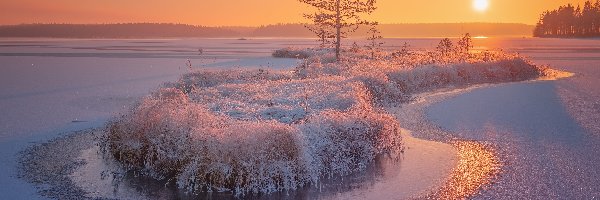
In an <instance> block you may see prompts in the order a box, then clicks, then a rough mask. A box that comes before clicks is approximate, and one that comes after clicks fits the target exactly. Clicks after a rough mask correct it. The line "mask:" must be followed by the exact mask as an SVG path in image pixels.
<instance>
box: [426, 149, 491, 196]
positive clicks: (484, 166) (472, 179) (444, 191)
mask: <svg viewBox="0 0 600 200" xmlns="http://www.w3.org/2000/svg"><path fill="white" fill-rule="evenodd" d="M452 144H453V145H454V146H455V147H456V148H457V150H458V157H459V161H458V165H457V166H456V167H455V168H454V169H453V171H452V174H451V175H450V178H449V179H448V181H447V182H446V184H444V186H443V187H442V188H441V189H440V190H439V191H438V192H437V193H435V194H434V195H432V198H435V199H464V198H467V197H470V196H471V195H474V194H475V193H477V191H479V189H481V187H484V186H485V185H487V184H489V183H491V180H492V179H493V178H494V177H496V176H497V175H498V173H499V172H500V166H501V164H500V161H499V159H498V157H496V153H495V151H494V150H493V149H492V148H490V147H489V146H487V145H485V144H482V143H479V142H476V141H455V142H453V143H452Z"/></svg>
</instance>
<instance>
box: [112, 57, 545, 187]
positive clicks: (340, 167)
mask: <svg viewBox="0 0 600 200" xmlns="http://www.w3.org/2000/svg"><path fill="white" fill-rule="evenodd" d="M370 53H371V52H370V51H363V50H360V49H353V50H345V51H343V54H342V55H343V59H342V60H341V61H340V62H331V61H332V59H331V58H332V57H331V56H332V55H331V50H330V49H325V50H318V49H294V48H288V49H283V50H279V51H276V52H275V53H274V55H276V56H280V57H289V56H292V55H293V57H299V58H305V60H304V62H303V63H302V64H300V65H299V66H298V67H297V68H296V69H295V70H293V71H292V72H286V71H273V70H263V69H257V70H248V69H246V70H242V69H237V70H212V71H210V70H204V71H198V72H194V73H190V74H186V75H184V76H183V77H182V78H181V79H180V80H179V81H178V82H176V83H169V84H165V86H164V88H162V89H159V90H158V91H156V92H154V93H153V94H152V95H150V96H148V97H145V98H144V99H142V100H141V101H140V102H139V104H137V105H136V106H134V107H133V109H132V110H131V111H130V112H128V113H125V114H124V115H123V116H121V117H119V118H116V119H115V120H113V121H112V122H111V123H109V124H108V126H107V127H108V128H107V129H108V134H107V137H106V138H105V140H104V141H103V142H102V144H103V146H104V149H105V151H106V152H107V153H108V154H109V155H111V156H113V157H114V159H116V160H118V161H120V162H121V163H122V164H123V165H124V167H125V168H126V169H129V170H134V171H137V172H142V173H144V174H146V175H149V176H152V177H154V178H156V179H166V180H173V181H174V182H176V183H177V185H178V186H179V187H181V188H186V189H188V190H190V191H233V192H234V193H235V194H246V193H270V192H274V191H282V190H290V189H296V188H298V187H302V186H305V185H307V184H315V183H317V182H318V181H319V179H321V178H327V177H332V176H336V175H343V174H348V173H352V172H355V171H360V170H362V169H364V168H365V167H366V166H367V165H368V164H369V163H370V162H372V161H373V160H374V158H375V156H376V155H379V154H388V155H394V154H395V153H398V152H400V151H401V150H402V140H401V139H402V138H401V135H400V134H399V124H398V122H397V120H396V119H395V118H394V117H393V116H392V115H390V114H388V113H387V112H386V111H385V110H383V109H382V106H384V105H389V104H397V103H399V102H403V101H406V100H407V99H409V97H410V95H411V94H414V93H418V92H422V91H428V90H434V89H439V88H443V87H449V86H466V85H470V84H479V83H497V82H507V81H520V80H527V79H532V78H537V77H538V76H541V75H544V74H547V73H545V72H544V70H546V68H544V67H537V66H535V65H533V64H531V63H530V62H528V61H527V60H525V59H524V58H521V57H519V56H518V55H513V54H506V53H502V52H494V53H492V52H480V53H455V54H443V55H442V54H441V53H439V52H428V51H425V52H409V51H401V52H377V53H376V57H377V59H369V58H371V54H370Z"/></svg>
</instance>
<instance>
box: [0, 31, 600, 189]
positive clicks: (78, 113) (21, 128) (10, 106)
mask: <svg viewBox="0 0 600 200" xmlns="http://www.w3.org/2000/svg"><path fill="white" fill-rule="evenodd" d="M407 40H409V41H410V42H409V43H410V44H411V45H413V47H414V48H413V50H415V51H418V50H422V49H431V48H432V47H435V45H437V42H438V41H439V39H435V38H433V39H431V38H430V39H387V40H386V42H387V44H386V46H385V48H397V47H398V46H399V45H398V44H401V43H403V42H404V41H407ZM0 43H2V44H3V45H4V46H2V47H1V52H0V63H1V65H2V67H0V95H1V96H0V108H1V109H0V110H1V111H2V115H0V142H1V144H0V147H2V150H1V151H0V152H2V155H1V157H2V162H1V163H2V165H0V166H2V169H0V171H2V172H6V173H7V174H13V172H14V168H15V160H16V158H15V156H14V155H15V154H16V153H17V152H18V151H20V150H22V149H23V148H24V147H27V146H29V145H30V144H31V142H39V141H46V140H48V139H51V138H55V137H57V136H59V135H62V134H65V133H69V132H72V131H76V130H82V129H87V128H92V127H100V126H102V125H103V124H104V123H105V122H106V121H107V120H108V119H110V118H111V117H112V116H114V115H116V113H117V112H119V111H121V110H122V109H123V107H124V106H129V105H130V104H131V103H133V102H135V101H136V100H137V99H139V98H141V97H142V96H144V95H145V94H147V93H148V91H149V90H155V88H157V87H159V86H160V84H161V83H163V82H167V81H176V80H177V77H179V76H180V74H184V73H188V71H187V69H186V67H185V61H186V60H187V59H190V60H191V62H192V64H193V65H194V67H195V68H203V67H207V65H210V66H208V67H209V68H217V67H218V65H216V64H215V65H211V64H212V63H219V62H222V63H225V64H224V66H228V67H230V66H233V67H234V68H235V67H236V66H237V65H238V63H240V64H239V65H240V66H245V64H244V62H252V63H253V64H252V65H253V66H256V68H263V67H260V66H267V67H264V68H268V66H270V65H271V64H270V63H275V62H276V61H273V62H271V61H269V60H270V59H269V58H268V57H267V56H270V55H271V53H272V52H273V50H275V49H279V48H284V47H287V46H290V45H293V46H300V48H302V46H312V45H314V44H315V43H316V42H314V41H312V40H310V39H305V40H303V39H299V40H297V39H293V40H290V39H282V40H278V39H260V40H258V39H252V40H247V41H231V40H221V39H218V40H203V39H198V40H60V39H41V40H36V41H31V39H2V41H0ZM15 45H16V46H15ZM27 45H31V46H27ZM595 46H597V42H596V41H592V42H590V41H589V40H558V39H529V38H527V39H521V38H510V39H501V38H500V39H490V40H478V39H476V48H479V49H483V50H485V49H495V48H498V47H502V48H505V49H507V50H511V51H523V52H530V53H529V54H530V55H532V56H533V58H534V59H535V58H539V59H553V60H557V59H562V60H563V61H564V62H563V63H559V64H560V65H569V62H571V60H573V59H593V58H595V57H597V56H595V55H593V54H592V53H586V54H581V56H575V54H573V53H571V52H575V53H578V54H579V53H581V51H579V50H578V49H582V48H583V49H584V50H585V48H588V49H589V48H594V47H595ZM198 48H203V49H204V52H205V53H204V54H203V56H201V57H198V55H196V52H197V49H198ZM240 49H242V50H240ZM560 49H566V50H560ZM147 50H151V51H147ZM558 50H560V52H558ZM563 51H566V52H563ZM555 52H556V53H555ZM586 52H589V51H586ZM582 56H583V57H582ZM585 56H588V57H585ZM262 59H264V60H265V61H267V62H264V63H260V62H259V61H260V60H262ZM282 62H287V61H283V60H282ZM590 62H592V63H593V61H592V60H590ZM322 63H323V64H326V63H328V61H327V60H325V61H323V62H322ZM32 64H33V65H32ZM290 65H291V64H290ZM256 68H255V69H256ZM273 68H277V66H275V65H273ZM375 80H377V79H375ZM586 85H587V86H590V87H592V86H593V85H594V84H586ZM569 101H570V102H575V104H577V102H580V99H577V100H569ZM587 106H588V107H591V108H594V106H593V105H587ZM577 110H578V109H570V110H569V111H570V112H571V111H572V112H578V113H582V112H579V111H577ZM583 110H585V111H586V112H590V110H591V111H593V109H583ZM276 111H277V112H275V113H279V112H280V111H281V110H279V109H276ZM286 112H287V111H286ZM298 112H300V110H299V109H298V110H294V112H293V113H298ZM265 113H270V112H265ZM592 113H593V112H592ZM277 118H278V117H275V118H274V119H277ZM282 118H283V117H282ZM580 118H581V119H580V120H582V121H584V120H587V119H591V118H588V117H580ZM74 120H80V121H87V122H83V123H72V121H74ZM290 121H294V120H290ZM283 122H284V123H283V124H287V123H286V122H287V121H283ZM278 123H281V122H278ZM587 124H589V127H590V129H593V128H594V126H595V124H593V123H587ZM0 182H1V185H3V186H4V187H2V189H1V191H0V193H2V194H4V195H5V196H6V197H7V198H16V199H19V198H25V199H33V198H41V197H39V196H36V195H35V192H36V191H35V188H33V187H31V186H30V185H29V184H27V183H24V181H22V180H20V179H16V178H15V177H14V176H10V175H9V176H3V178H1V179H0Z"/></svg>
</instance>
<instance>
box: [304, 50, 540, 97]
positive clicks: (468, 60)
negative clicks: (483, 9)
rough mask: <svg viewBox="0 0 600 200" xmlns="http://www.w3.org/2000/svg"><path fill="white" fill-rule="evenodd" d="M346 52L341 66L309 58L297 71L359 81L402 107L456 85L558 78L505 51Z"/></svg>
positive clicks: (340, 63) (310, 76) (306, 75)
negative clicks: (421, 95)
mask: <svg viewBox="0 0 600 200" xmlns="http://www.w3.org/2000/svg"><path fill="white" fill-rule="evenodd" d="M306 51H309V52H310V51H312V50H311V49H306ZM344 52H345V54H343V55H344V57H342V60H341V61H340V62H337V63H322V62H321V59H318V58H312V59H307V61H306V62H304V63H303V64H302V65H300V66H298V67H297V68H296V70H295V73H296V75H297V76H299V77H302V78H318V77H327V76H342V77H348V78H350V79H353V80H357V81H359V82H362V83H364V84H365V85H366V87H367V88H368V89H369V92H370V93H371V94H372V96H373V98H374V99H373V100H374V101H375V102H376V103H379V104H390V103H399V102H402V101H406V100H407V99H408V98H407V97H410V95H411V94H414V93H418V92H423V91H430V90H435V89H440V88H445V87H450V86H454V87H460V86H468V85H472V84H481V83H501V82H510V81H523V80H529V79H535V78H538V77H540V76H546V75H548V74H552V73H550V71H551V70H552V69H549V68H548V67H546V66H536V65H534V64H533V63H531V62H530V61H528V60H526V59H525V58H523V57H520V56H518V55H517V54H509V53H504V52H487V51H485V52H479V53H455V54H449V55H442V54H441V53H440V52H435V51H423V52H404V53H400V52H385V51H384V52H378V53H377V54H376V55H377V58H376V59H369V57H370V55H369V54H370V52H367V51H361V50H354V51H349V50H348V51H344ZM306 54H313V53H306Z"/></svg>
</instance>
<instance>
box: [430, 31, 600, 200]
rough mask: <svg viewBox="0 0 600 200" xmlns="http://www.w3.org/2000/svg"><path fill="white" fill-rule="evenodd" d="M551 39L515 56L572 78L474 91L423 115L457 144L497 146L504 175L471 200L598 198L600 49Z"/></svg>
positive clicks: (595, 44) (594, 43)
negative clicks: (461, 140)
mask: <svg viewBox="0 0 600 200" xmlns="http://www.w3.org/2000/svg"><path fill="white" fill-rule="evenodd" d="M550 41H551V42H548V43H544V44H539V47H535V48H525V49H517V50H516V51H519V52H522V53H523V54H525V55H530V56H531V57H532V58H533V61H535V62H536V63H540V64H549V65H551V66H553V67H554V68H558V69H562V70H566V71H570V72H574V73H576V74H577V75H576V76H575V77H572V78H568V79H563V80H558V81H539V82H528V83H510V84H502V85H496V86H491V87H489V88H483V89H477V90H474V91H471V92H468V93H466V94H462V95H459V96H457V97H454V98H451V99H448V100H446V101H443V102H441V103H438V104H435V105H433V106H431V107H430V108H429V109H428V111H427V113H428V116H429V119H430V120H432V121H433V122H434V123H436V124H439V125H440V126H441V127H442V128H444V129H446V130H449V131H451V132H453V133H454V135H456V136H458V137H459V138H465V139H473V140H477V141H485V142H489V143H491V144H493V145H495V146H496V147H497V148H498V150H499V153H500V157H501V159H502V160H503V162H504V163H505V166H504V167H503V169H502V170H503V172H502V173H501V175H500V177H499V178H498V179H497V180H495V181H494V184H493V185H491V187H490V188H489V189H488V190H486V191H483V193H482V194H480V195H478V196H475V197H476V199H540V198H548V199H594V198H598V197H600V185H598V182H599V181H600V168H599V167H598V166H600V125H599V124H600V123H599V122H600V60H599V58H600V52H599V51H598V48H600V44H599V43H598V41H597V40H558V41H556V42H554V41H553V40H550ZM582 42H585V44H581V43H582ZM530 43H533V42H530Z"/></svg>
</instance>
